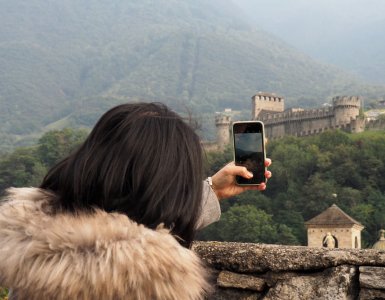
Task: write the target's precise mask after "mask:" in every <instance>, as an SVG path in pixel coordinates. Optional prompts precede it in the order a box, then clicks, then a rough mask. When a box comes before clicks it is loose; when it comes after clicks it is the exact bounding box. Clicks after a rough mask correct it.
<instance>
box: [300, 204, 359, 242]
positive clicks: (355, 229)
mask: <svg viewBox="0 0 385 300" xmlns="http://www.w3.org/2000/svg"><path fill="white" fill-rule="evenodd" d="M305 225H306V228H307V240H308V246H309V247H327V248H356V249H360V248H361V231H362V230H363V229H364V226H362V224H361V223H360V222H358V221H356V220H354V219H353V218H352V217H350V216H349V215H347V214H346V213H345V212H344V211H342V210H341V209H340V208H339V207H338V206H337V205H335V204H333V205H332V206H330V207H329V208H328V209H326V210H325V211H323V212H322V213H320V214H319V215H318V216H316V217H314V218H312V219H311V220H309V221H307V222H305ZM332 239H333V240H334V241H333V240H332ZM333 243H334V246H333Z"/></svg>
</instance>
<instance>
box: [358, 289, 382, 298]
mask: <svg viewBox="0 0 385 300" xmlns="http://www.w3.org/2000/svg"><path fill="white" fill-rule="evenodd" d="M358 299H359V300H385V291H384V290H373V289H361V291H360V297H359V298H358Z"/></svg>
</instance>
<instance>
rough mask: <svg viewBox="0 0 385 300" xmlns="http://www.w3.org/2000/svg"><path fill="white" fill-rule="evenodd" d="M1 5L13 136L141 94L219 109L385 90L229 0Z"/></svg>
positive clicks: (2, 64) (80, 118)
mask: <svg viewBox="0 0 385 300" xmlns="http://www.w3.org/2000/svg"><path fill="white" fill-rule="evenodd" d="M0 6H1V10H0V70H1V72H0V119H1V120H2V126H1V129H0V135H1V134H2V135H3V136H4V139H5V136H6V135H9V134H11V136H8V138H10V139H11V140H12V136H14V135H20V134H22V135H25V134H26V133H33V132H39V131H40V130H41V128H42V127H43V126H46V125H49V124H50V123H52V122H55V121H57V120H59V119H62V120H65V122H64V121H63V122H59V123H61V124H67V125H72V126H77V125H79V124H83V125H87V126H89V125H92V123H93V122H94V121H95V119H96V117H97V116H98V115H100V113H101V112H102V111H104V110H105V109H107V108H108V107H110V106H112V105H114V104H116V103H120V102H125V101H137V100H140V99H143V100H149V101H162V102H165V103H168V104H169V105H171V106H173V107H174V108H176V109H178V108H179V107H183V106H187V107H191V108H192V109H193V111H195V112H198V113H200V112H208V113H210V112H214V111H215V110H219V109H222V108H224V107H232V108H235V109H249V108H250V97H251V96H252V95H253V94H254V93H255V92H256V91H258V90H263V91H271V92H277V93H280V94H282V95H283V96H285V97H286V98H287V99H288V101H287V102H288V104H289V105H290V104H291V105H294V104H295V103H296V101H300V103H301V104H307V105H316V104H319V103H321V102H324V101H325V99H326V98H327V97H329V96H332V95H334V94H340V93H360V94H362V93H365V89H366V90H368V89H369V90H370V92H374V93H376V92H377V90H379V91H382V89H381V88H377V89H373V88H371V87H368V86H365V85H363V84H361V83H360V82H359V81H358V80H357V79H355V78H354V77H353V76H351V75H349V74H346V73H343V72H342V71H340V70H339V69H337V68H335V67H331V66H327V65H322V64H319V63H317V62H314V61H313V60H312V59H310V58H309V57H308V56H306V55H303V54H301V53H298V52H297V51H296V50H294V49H293V48H291V47H289V46H288V45H286V44H285V43H283V42H281V41H279V40H277V39H274V38H272V37H270V36H268V35H267V34H266V33H265V32H263V31H258V30H251V29H250V27H249V25H248V23H246V22H245V21H243V19H244V18H243V16H242V14H238V13H237V11H236V8H235V6H234V5H233V4H231V2H229V1H220V0H211V1H204V0H198V1H192V0H191V1H180V0H174V1H166V0H161V1H156V2H154V1H150V0H145V1H139V0H135V1H133V0H132V1H123V0H115V1H110V2H107V1H102V0H83V1H75V0H72V1H64V2H63V1H58V0H51V1H49V2H43V1H42V0H30V1H22V0H18V1H14V2H7V1H2V2H1V4H0ZM61 126H62V125H61ZM0 138H1V139H2V140H3V138H2V137H0Z"/></svg>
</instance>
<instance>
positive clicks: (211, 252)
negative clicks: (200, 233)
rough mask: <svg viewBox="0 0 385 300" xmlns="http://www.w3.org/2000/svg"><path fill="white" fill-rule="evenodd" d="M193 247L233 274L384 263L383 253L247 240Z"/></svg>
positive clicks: (219, 267) (220, 267) (213, 263)
mask: <svg viewBox="0 0 385 300" xmlns="http://www.w3.org/2000/svg"><path fill="white" fill-rule="evenodd" d="M193 249H194V251H195V252H196V253H198V255H199V256H200V257H201V258H202V259H203V260H204V261H205V262H206V263H207V264H209V265H210V266H211V267H213V268H215V269H218V270H227V271H232V272H236V273H256V272H257V273H258V272H267V271H269V270H272V271H306V270H313V271H315V270H322V269H326V268H330V267H335V266H338V265H367V266H385V252H384V251H378V250H372V249H368V250H357V249H326V248H309V247H304V246H282V245H264V244H250V243H226V242H196V243H194V246H193Z"/></svg>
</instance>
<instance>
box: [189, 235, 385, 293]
mask: <svg viewBox="0 0 385 300" xmlns="http://www.w3.org/2000/svg"><path fill="white" fill-rule="evenodd" d="M193 250H194V251H195V252H196V253H197V254H198V255H199V256H200V257H201V258H202V260H203V261H204V262H205V263H206V264H207V266H208V267H209V268H210V269H211V270H212V271H213V272H212V273H213V275H214V281H213V285H215V293H214V294H212V295H210V296H209V297H208V299H385V281H384V279H383V278H384V276H385V251H377V250H372V249H368V250H355V249H331V250H330V249H326V248H309V247H303V246H280V245H264V244H248V243H224V242H196V243H195V244H194V246H193ZM373 295H374V297H376V298H370V297H371V296H373Z"/></svg>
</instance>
